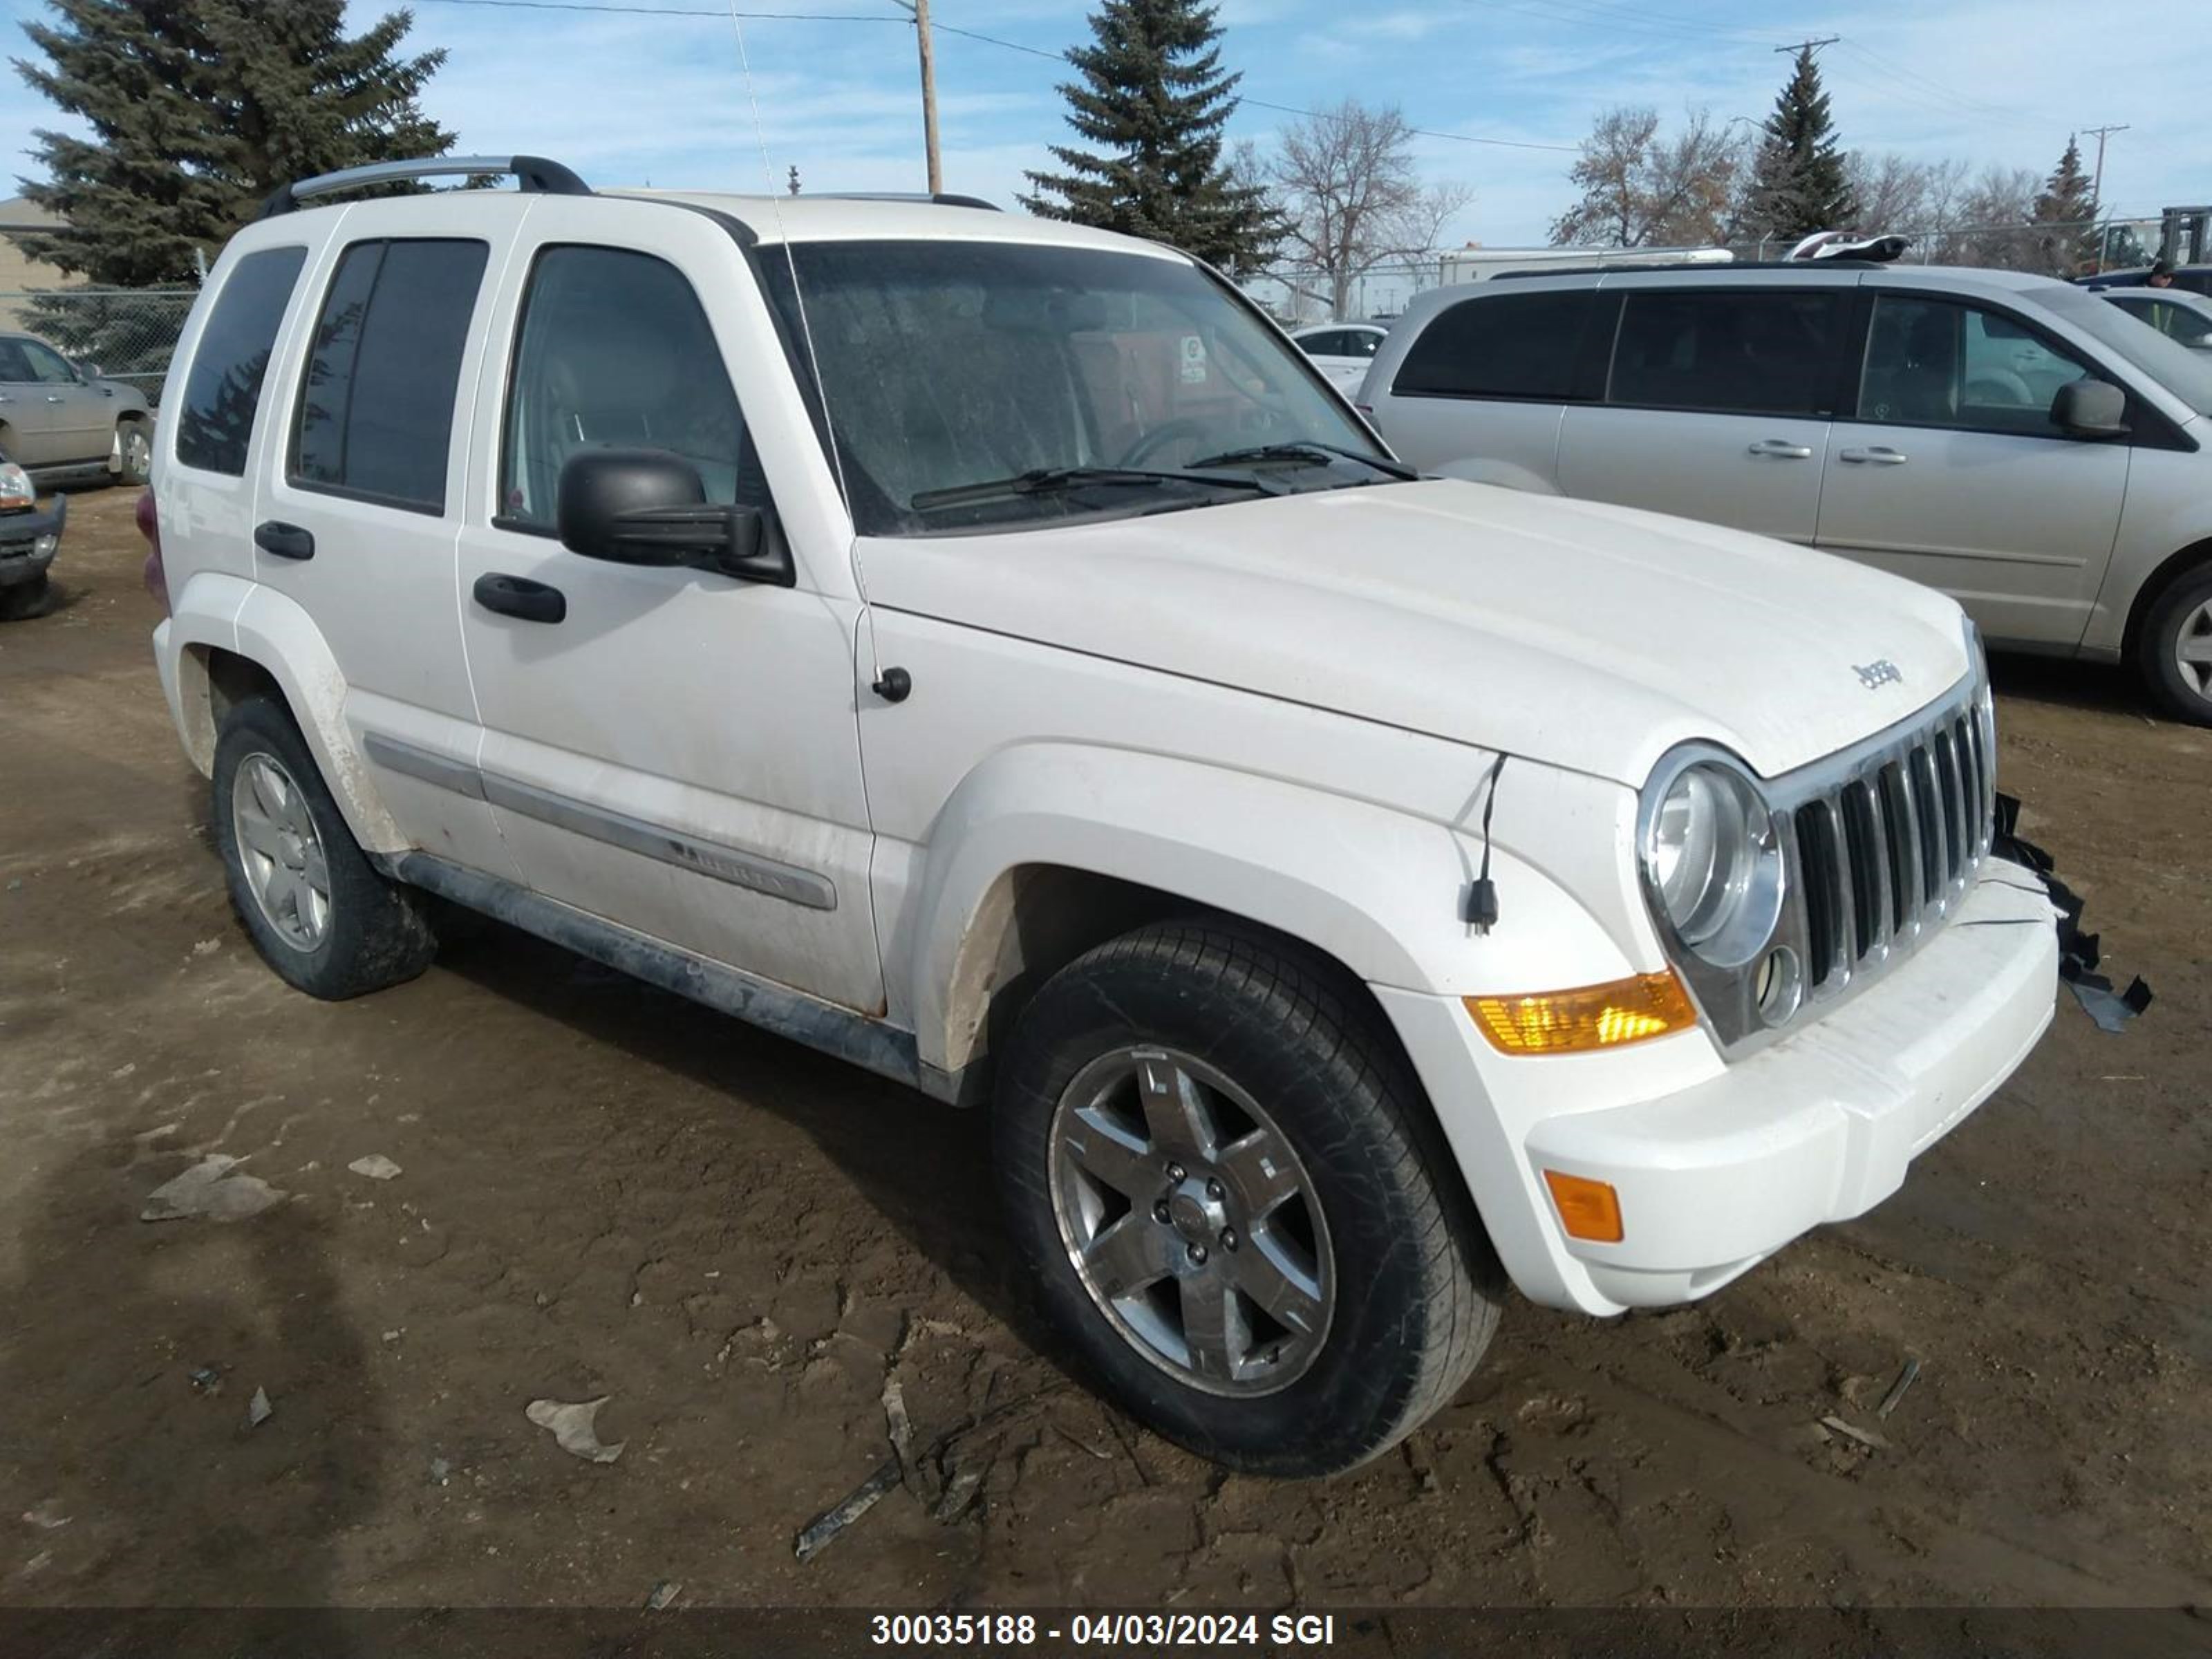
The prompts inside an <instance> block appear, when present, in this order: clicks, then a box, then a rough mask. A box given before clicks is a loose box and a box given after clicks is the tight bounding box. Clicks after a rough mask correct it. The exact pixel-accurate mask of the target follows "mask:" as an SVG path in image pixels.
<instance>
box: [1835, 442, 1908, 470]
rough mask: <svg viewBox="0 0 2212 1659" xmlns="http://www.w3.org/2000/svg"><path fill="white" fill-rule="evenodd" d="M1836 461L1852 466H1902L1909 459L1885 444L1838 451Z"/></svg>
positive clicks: (1900, 451) (1902, 452)
mask: <svg viewBox="0 0 2212 1659" xmlns="http://www.w3.org/2000/svg"><path fill="white" fill-rule="evenodd" d="M1836 459H1838V460H1839V461H1849V462H1850V463H1851V465H1854V466H1903V465H1905V462H1906V461H1907V460H1909V459H1911V457H1910V456H1908V455H1906V454H1905V452H1904V451H1903V450H1901V449H1892V448H1891V447H1889V446H1888V445H1887V444H1875V445H1874V446H1873V447H1870V448H1867V449H1844V450H1839V451H1838V452H1837V454H1836Z"/></svg>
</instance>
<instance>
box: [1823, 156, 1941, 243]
mask: <svg viewBox="0 0 2212 1659" xmlns="http://www.w3.org/2000/svg"><path fill="white" fill-rule="evenodd" d="M1844 171H1845V173H1846V174H1847V176H1848V177H1849V178H1850V181H1851V189H1852V191H1853V193H1854V194H1855V195H1856V196H1857V198H1858V204H1859V220H1858V223H1857V226H1856V227H1855V228H1857V229H1858V230H1861V231H1864V232H1866V233H1867V234H1869V235H1874V234H1881V233H1883V232H1887V231H1895V232H1897V233H1899V234H1902V235H1908V236H1911V237H1913V238H1914V239H1915V240H1917V241H1919V242H1921V243H1923V244H1924V246H1925V247H1926V250H1927V251H1928V252H1929V253H1930V254H1931V256H1936V257H1940V255H1941V250H1942V244H1943V242H1944V241H1945V240H1946V239H1947V238H1948V236H1949V234H1950V233H1951V232H1953V231H1954V230H1955V229H1956V228H1958V226H1959V225H1960V223H1961V222H1962V221H1961V220H1960V207H1961V205H1962V204H1963V202H1964V199H1965V197H1966V163H1965V162H1964V161H1910V160H1907V159H1906V158H1905V156H1902V155H1896V154H1894V153H1893V152H1885V153H1883V154H1881V155H1875V154H1874V153H1872V152H1870V151H1867V150H1854V151H1853V152H1852V153H1851V154H1850V156H1849V157H1847V158H1846V159H1845V161H1844Z"/></svg>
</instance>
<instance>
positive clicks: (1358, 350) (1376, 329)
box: [1291, 323, 1389, 392]
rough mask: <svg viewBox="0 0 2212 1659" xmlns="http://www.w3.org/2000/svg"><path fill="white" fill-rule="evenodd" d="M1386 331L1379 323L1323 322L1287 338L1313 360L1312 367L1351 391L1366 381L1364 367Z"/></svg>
mask: <svg viewBox="0 0 2212 1659" xmlns="http://www.w3.org/2000/svg"><path fill="white" fill-rule="evenodd" d="M1388 334H1389V330H1388V329H1386V328H1384V327H1383V325H1382V324H1380V323H1325V324H1322V325H1320V326H1318V327H1315V328H1302V329H1300V330H1299V331H1297V333H1295V334H1293V335H1291V339H1293V340H1295V341H1296V342H1297V347H1298V349H1299V350H1301V351H1303V352H1304V353H1305V354H1306V356H1309V357H1310V358H1312V359H1313V360H1314V366H1315V367H1316V368H1319V369H1320V370H1321V372H1322V374H1326V375H1328V378H1329V379H1330V380H1332V381H1334V382H1335V384H1336V385H1338V386H1341V387H1343V388H1344V390H1345V391H1346V392H1356V391H1358V389H1359V383H1360V382H1361V381H1362V380H1365V379H1366V378H1367V366H1368V365H1369V364H1370V363H1371V362H1374V361H1375V354H1376V352H1378V351H1380V350H1381V349H1383V338H1384V337H1385V336H1387V335H1388Z"/></svg>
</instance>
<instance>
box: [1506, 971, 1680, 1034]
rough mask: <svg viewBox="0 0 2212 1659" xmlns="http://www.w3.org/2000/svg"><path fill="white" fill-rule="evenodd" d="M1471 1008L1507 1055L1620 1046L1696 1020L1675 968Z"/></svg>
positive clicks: (1677, 1029)
mask: <svg viewBox="0 0 2212 1659" xmlns="http://www.w3.org/2000/svg"><path fill="white" fill-rule="evenodd" d="M1466 1002H1467V1011H1468V1013H1470V1014H1472V1015H1473V1016H1474V1023H1475V1024H1477V1025H1479V1026H1480V1027H1481V1029H1482V1034H1483V1036H1486V1037H1488V1038H1489V1039H1490V1041H1491V1044H1492V1047H1493V1048H1500V1049H1503V1050H1504V1052H1505V1053H1507V1054H1578V1053H1583V1052H1586V1051H1588V1050H1589V1049H1593V1048H1620V1047H1621V1046H1623V1045H1624V1044H1626V1043H1631V1042H1643V1041H1644V1040H1645V1039H1646V1038H1647V1037H1656V1036H1666V1035H1667V1034H1668V1032H1669V1031H1684V1030H1688V1029H1689V1028H1690V1027H1691V1026H1692V1025H1694V1024H1697V1023H1698V1015H1697V1011H1696V1010H1695V1009H1693V1008H1692V1007H1691V1006H1690V996H1689V993H1688V992H1686V991H1685V990H1684V989H1683V988H1682V981H1680V980H1678V979H1676V978H1675V977H1674V974H1673V972H1672V971H1669V972H1667V973H1663V974H1637V975H1632V977H1630V978H1628V979H1617V980H1613V981H1609V982H1608V983H1607V984H1604V985H1584V986H1581V987H1577V989H1575V990H1571V991H1545V992H1541V993H1539V994H1534V995H1531V996H1521V997H1468V998H1467V999H1466Z"/></svg>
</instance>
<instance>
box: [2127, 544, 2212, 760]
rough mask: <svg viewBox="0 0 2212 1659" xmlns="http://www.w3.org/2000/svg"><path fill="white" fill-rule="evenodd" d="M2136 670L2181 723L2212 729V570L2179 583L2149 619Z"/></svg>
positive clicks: (2138, 646) (2140, 640) (2202, 570)
mask: <svg viewBox="0 0 2212 1659" xmlns="http://www.w3.org/2000/svg"><path fill="white" fill-rule="evenodd" d="M2136 665H2137V667H2139V668H2140V669H2141V670H2142V676H2143V678H2144V681H2145V682H2146V683H2147V684H2148V686H2149V688H2150V691H2151V695H2152V696H2154V697H2155V698H2157V700H2158V702H2159V703H2160V706H2161V707H2162V708H2164V709H2165V710H2166V713H2167V714H2171V715H2172V716H2173V717H2174V718H2175V719H2177V720H2188V721H2190V722H2191V724H2193V725H2197V726H2212V567H2201V568H2197V569H2196V570H2192V571H2190V572H2188V573H2187V574H2184V575H2182V576H2180V577H2179V578H2177V579H2176V580H2174V581H2173V582H2172V584H2171V585H2170V586H2168V587H2167V588H2166V592H2163V593H2161V594H2160V595H2159V597H2158V599H2157V601H2156V603H2154V605H2152V606H2151V608H2150V611H2149V614H2148V615H2147V616H2146V617H2144V618H2143V625H2142V634H2141V635H2140V636H2139V637H2138V638H2137V640H2136Z"/></svg>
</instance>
